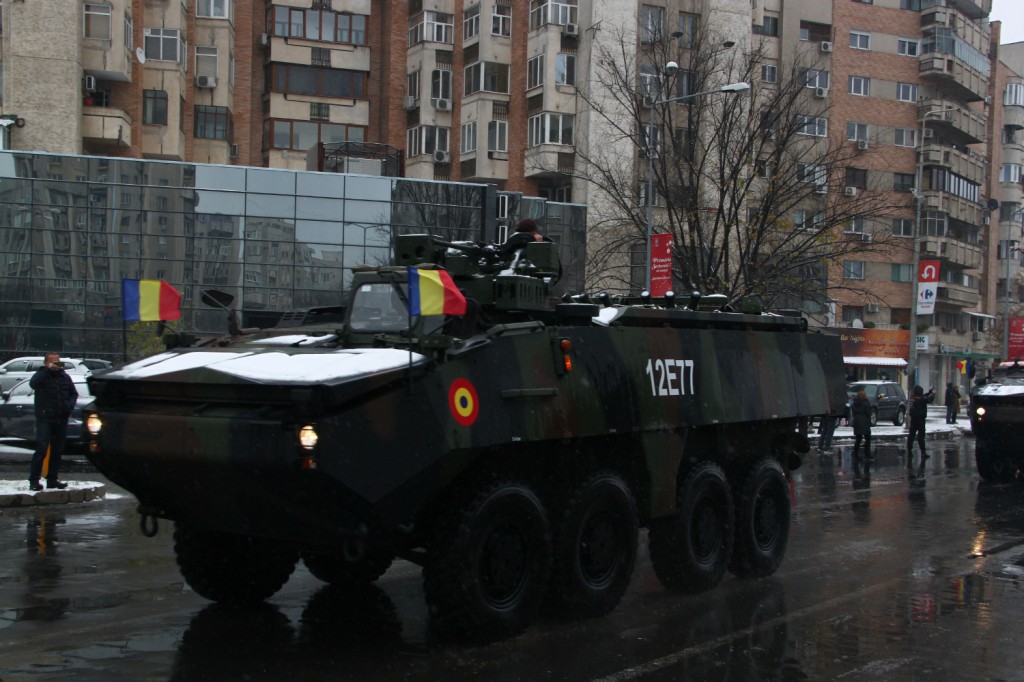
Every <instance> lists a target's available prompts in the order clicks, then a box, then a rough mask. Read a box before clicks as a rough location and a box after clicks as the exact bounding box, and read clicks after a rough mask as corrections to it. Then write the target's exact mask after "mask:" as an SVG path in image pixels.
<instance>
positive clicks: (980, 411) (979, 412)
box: [974, 407, 985, 417]
mask: <svg viewBox="0 0 1024 682" xmlns="http://www.w3.org/2000/svg"><path fill="white" fill-rule="evenodd" d="M974 414H976V415H978V416H979V417H984V416H985V408H984V407H979V408H977V409H975V410H974Z"/></svg>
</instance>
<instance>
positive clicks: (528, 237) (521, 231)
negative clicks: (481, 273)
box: [498, 218, 551, 258]
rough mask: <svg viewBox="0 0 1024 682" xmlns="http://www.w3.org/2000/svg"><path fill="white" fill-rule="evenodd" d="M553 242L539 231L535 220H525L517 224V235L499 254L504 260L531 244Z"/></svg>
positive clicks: (512, 237)
mask: <svg viewBox="0 0 1024 682" xmlns="http://www.w3.org/2000/svg"><path fill="white" fill-rule="evenodd" d="M549 241H551V240H550V239H548V238H547V237H545V236H544V235H542V234H541V233H540V232H539V231H538V230H537V222H536V221H535V220H534V219H533V218H523V219H522V220H520V221H519V222H518V223H516V230H515V233H514V234H513V235H512V236H511V237H509V238H508V240H507V241H506V242H505V243H504V244H502V245H501V247H500V248H499V250H498V253H499V254H500V255H501V256H502V257H503V258H508V257H510V256H512V255H513V254H514V253H515V252H516V251H518V250H519V249H521V248H524V247H525V246H526V245H527V244H529V243H530V242H549Z"/></svg>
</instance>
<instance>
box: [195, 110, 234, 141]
mask: <svg viewBox="0 0 1024 682" xmlns="http://www.w3.org/2000/svg"><path fill="white" fill-rule="evenodd" d="M195 119H196V132H195V136H196V137H197V138H202V139H206V140H228V139H231V112H230V111H229V110H228V108H227V107H211V106H206V105H202V104H197V105H196V108H195Z"/></svg>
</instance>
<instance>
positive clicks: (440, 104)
mask: <svg viewBox="0 0 1024 682" xmlns="http://www.w3.org/2000/svg"><path fill="white" fill-rule="evenodd" d="M434 108H435V109H437V110H438V111H451V110H452V101H451V100H450V99H439V100H437V104H435V105H434Z"/></svg>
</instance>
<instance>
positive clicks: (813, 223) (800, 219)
mask: <svg viewBox="0 0 1024 682" xmlns="http://www.w3.org/2000/svg"><path fill="white" fill-rule="evenodd" d="M824 224H825V216H823V215H822V214H821V213H814V214H811V215H808V213H807V211H805V210H803V209H802V208H798V209H796V210H795V211H793V229H796V230H819V231H820V230H821V229H822V226H823V225H824Z"/></svg>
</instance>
